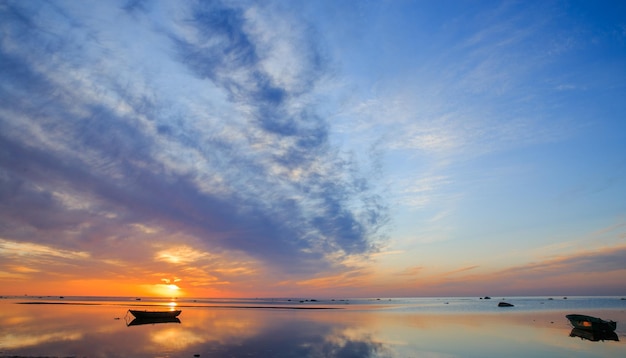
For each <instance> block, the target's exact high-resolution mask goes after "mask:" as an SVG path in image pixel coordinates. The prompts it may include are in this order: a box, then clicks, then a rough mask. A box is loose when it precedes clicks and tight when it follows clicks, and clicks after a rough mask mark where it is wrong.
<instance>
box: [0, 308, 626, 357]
mask: <svg viewBox="0 0 626 358" xmlns="http://www.w3.org/2000/svg"><path fill="white" fill-rule="evenodd" d="M501 299H502V298H494V299H491V300H484V299H479V298H409V299H407V298H402V299H400V298H392V299H388V298H384V299H383V298H381V299H349V300H348V299H301V298H297V299H293V298H292V299H288V298H282V299H199V298H198V299H175V300H174V299H149V298H141V299H136V298H125V297H115V298H111V297H64V298H59V297H17V298H16V297H13V298H4V299H1V300H0V322H2V325H1V326H0V357H1V356H27V357H28V356H30V357H37V356H57V357H70V356H71V357H131V356H132V357H194V355H197V354H199V355H200V357H229V356H232V357H503V356H506V357H527V356H530V355H532V356H537V357H618V356H626V343H625V342H626V329H625V328H626V300H621V299H620V298H619V297H568V298H567V299H564V298H562V297H559V298H556V297H555V298H553V299H551V300H550V299H549V298H547V297H545V298H544V297H525V298H524V297H520V298H506V301H507V302H510V303H512V304H514V305H515V307H510V308H500V307H497V304H498V302H499V301H500V300H501ZM300 301H302V302H300ZM173 307H176V308H177V309H181V310H182V314H181V315H180V316H179V319H180V322H170V323H155V324H143V325H132V326H128V323H129V322H130V321H132V317H131V316H128V313H127V310H128V309H129V308H131V309H152V310H154V309H159V310H168V309H172V308H173ZM568 313H582V314H590V315H595V316H598V317H602V318H604V319H607V320H608V319H612V320H615V321H618V328H617V331H616V338H617V339H618V341H614V340H604V341H590V340H588V339H584V338H580V337H576V336H574V337H571V336H570V334H571V333H572V327H571V325H570V324H569V322H568V321H567V319H565V314H568ZM587 338H589V337H587Z"/></svg>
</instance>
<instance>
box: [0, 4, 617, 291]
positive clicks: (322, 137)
mask: <svg viewBox="0 0 626 358" xmlns="http://www.w3.org/2000/svg"><path fill="white" fill-rule="evenodd" d="M625 13H626V9H624V5H623V4H619V3H614V2H593V3H591V2H586V1H580V2H575V1H545V2H531V3H528V2H500V1H498V2H496V1H494V2H483V1H481V2H473V1H449V2H446V3H445V4H444V3H441V2H437V3H435V2H426V1H372V2H355V1H316V2H305V1H261V2H248V1H233V2H229V1H223V2H219V1H191V2H184V3H183V2H177V1H158V2H152V1H140V0H137V1H110V2H95V1H94V2H90V1H84V2H73V1H32V2H21V1H6V2H3V3H2V4H1V5H0V34H1V37H0V39H1V41H0V64H1V68H2V70H1V71H0V148H1V152H0V153H1V156H0V188H1V190H0V197H1V198H2V200H0V256H2V260H1V262H2V263H0V280H2V281H4V282H5V285H4V287H13V288H14V290H17V292H7V294H21V293H23V292H22V291H24V292H32V293H46V292H50V293H53V294H55V293H56V291H55V290H65V292H60V293H65V294H68V293H67V292H69V293H79V291H80V289H81V288H82V289H85V287H86V286H85V285H89V286H87V287H89V291H90V292H93V293H98V294H133V295H134V294H140V293H147V294H150V293H152V294H165V293H168V292H169V291H167V290H165V291H163V290H161V289H163V288H164V287H166V286H167V285H166V284H173V283H174V282H176V285H177V287H178V289H179V291H178V292H177V293H178V294H181V295H183V294H186V295H195V296H215V295H218V296H230V295H236V296H288V295H306V294H318V295H344V296H380V295H387V296H394V295H408V296H419V295H484V294H493V295H496V294H503V295H511V294H561V293H563V294H569V295H572V294H593V293H596V294H616V295H617V294H626V291H624V287H626V285H625V284H626V281H625V279H624V278H623V277H626V276H625V275H624V274H625V273H626V272H624V271H626V245H625V244H624V239H625V238H626V120H625V119H624V114H625V113H626V101H624V100H623V98H624V97H625V95H626V17H625V16H624V15H623V14H625ZM581 282H585V283H584V284H582V285H581ZM60 287H61V288H60ZM167 287H170V288H171V287H172V286H167ZM167 287H166V288H167ZM134 290H135V291H134ZM37 291H39V292H37ZM135 292H136V293H135Z"/></svg>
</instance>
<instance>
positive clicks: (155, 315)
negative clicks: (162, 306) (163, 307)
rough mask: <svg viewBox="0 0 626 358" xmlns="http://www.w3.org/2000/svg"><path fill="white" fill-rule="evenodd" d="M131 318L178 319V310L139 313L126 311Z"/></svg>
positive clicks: (138, 311) (137, 311)
mask: <svg viewBox="0 0 626 358" xmlns="http://www.w3.org/2000/svg"><path fill="white" fill-rule="evenodd" d="M128 312H130V313H131V314H132V315H133V316H135V317H136V318H140V319H160V318H174V317H178V315H179V314H180V312H181V311H180V310H175V311H140V310H128Z"/></svg>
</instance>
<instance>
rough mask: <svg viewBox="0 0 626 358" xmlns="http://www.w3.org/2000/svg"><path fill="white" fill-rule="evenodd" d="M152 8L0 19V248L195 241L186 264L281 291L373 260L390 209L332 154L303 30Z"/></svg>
mask: <svg viewBox="0 0 626 358" xmlns="http://www.w3.org/2000/svg"><path fill="white" fill-rule="evenodd" d="M137 4H139V3H137ZM141 4H143V5H141V6H139V5H137V6H115V5H114V4H113V3H106V4H104V3H99V4H97V5H96V6H97V7H98V11H95V12H94V11H89V12H85V11H86V9H85V8H84V7H83V6H82V5H80V4H65V5H61V4H59V5H53V4H51V3H43V2H42V3H13V2H10V3H7V4H5V5H3V6H2V8H1V9H0V18H1V22H2V25H0V28H1V30H2V33H3V36H2V42H1V43H0V59H1V60H2V63H3V68H5V70H4V71H2V74H1V75H0V81H1V85H2V87H0V97H2V100H0V101H1V106H0V108H1V111H0V130H1V131H0V132H1V133H2V134H1V139H0V143H2V144H1V146H2V151H3V153H5V155H2V157H0V160H1V162H0V165H1V168H2V172H1V175H0V180H2V184H1V187H2V188H3V189H2V192H1V193H0V194H1V196H2V204H1V205H0V214H1V215H0V220H1V221H2V222H3V223H4V226H3V228H4V229H3V231H2V235H4V236H5V237H7V238H10V239H11V240H15V241H28V242H32V243H33V244H45V245H48V246H55V247H58V248H60V249H61V250H73V249H74V248H79V247H80V248H84V247H87V242H90V243H94V242H101V244H98V245H93V246H91V248H90V250H96V251H99V253H94V255H96V256H100V255H105V256H106V255H110V254H111V252H107V246H108V244H111V245H113V244H112V242H115V245H118V248H119V245H121V246H123V245H128V244H129V242H132V241H133V240H134V239H132V238H131V237H132V236H131V233H133V232H135V234H137V233H136V230H135V231H133V230H134V229H136V228H140V229H141V228H144V229H145V228H148V227H152V228H153V229H150V230H153V231H150V230H143V229H141V230H140V231H143V232H141V235H139V237H142V238H143V239H146V240H156V241H157V242H161V241H163V242H165V243H167V241H168V240H170V239H173V238H174V237H176V236H175V235H174V234H175V233H176V232H184V233H185V235H184V236H183V237H184V238H185V239H184V241H183V242H180V243H179V244H181V245H183V246H182V247H189V246H190V245H194V248H193V251H189V252H187V253H186V254H185V255H183V256H185V257H186V258H187V259H189V258H190V256H189V253H191V252H193V253H196V254H195V256H194V255H192V256H194V257H195V258H198V257H200V256H202V253H203V252H208V251H211V250H217V251H221V252H239V253H241V254H243V255H244V256H248V257H249V258H250V259H253V260H259V261H260V262H263V263H264V265H266V267H268V268H271V267H274V268H276V269H278V270H279V271H281V272H283V273H284V274H287V273H288V272H292V273H297V272H301V273H306V272H314V271H316V270H317V269H319V268H321V267H329V266H328V265H331V264H332V259H331V257H335V256H332V255H336V254H337V253H342V254H346V255H349V254H367V253H368V252H370V251H371V250H372V249H373V247H374V244H375V241H374V239H375V238H376V237H377V235H378V234H379V233H380V231H379V230H380V228H381V225H382V224H384V222H385V220H386V219H385V216H386V214H385V209H384V205H382V204H381V203H382V202H381V201H380V199H379V198H377V197H376V195H374V194H373V193H371V192H369V191H368V185H367V180H366V179H365V178H363V177H360V176H359V174H358V172H356V171H354V170H353V168H354V166H355V163H354V162H352V159H350V158H349V157H345V156H344V155H343V154H341V153H340V152H339V151H338V150H337V148H335V147H333V145H332V144H331V143H330V142H329V139H328V128H329V125H330V124H329V123H328V121H327V120H326V119H325V118H323V117H321V116H320V115H319V114H318V109H317V108H316V103H315V101H314V100H313V98H314V97H315V91H316V83H318V82H319V80H320V78H322V77H324V76H325V71H326V68H325V61H324V56H323V51H322V50H321V47H320V44H318V43H317V42H316V39H315V37H314V34H312V33H310V32H309V31H308V28H307V26H306V24H303V23H301V22H300V21H299V20H295V19H294V18H293V16H280V15H279V14H278V13H277V12H275V11H268V10H267V9H266V8H265V7H261V6H250V7H246V8H245V9H244V8H240V7H238V6H230V5H225V4H220V3H205V2H202V3H197V4H196V3H194V4H177V3H158V4H147V3H145V4H144V3H141ZM127 5H128V4H127ZM95 13H100V14H102V16H100V17H98V16H96V15H94V14H95ZM289 15H293V14H289ZM44 229H45V230H44ZM154 230H158V232H159V235H151V233H152V234H154V232H156V231H154ZM179 238H180V237H179ZM124 240H129V242H125V241H124ZM107 243H108V244H107ZM184 245H187V246H184ZM133 252H134V253H135V254H137V251H135V250H133ZM164 252H165V251H162V252H161V253H160V254H161V256H157V257H161V258H165V257H166V256H163V255H166V254H165V253H164ZM179 254H180V252H179ZM167 257H169V258H170V259H171V258H172V257H173V256H171V255H170V256H167Z"/></svg>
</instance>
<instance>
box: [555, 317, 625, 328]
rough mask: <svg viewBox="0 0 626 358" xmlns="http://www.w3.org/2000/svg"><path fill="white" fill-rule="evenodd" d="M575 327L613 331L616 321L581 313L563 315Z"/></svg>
mask: <svg viewBox="0 0 626 358" xmlns="http://www.w3.org/2000/svg"><path fill="white" fill-rule="evenodd" d="M565 317H566V318H567V319H568V320H569V321H570V323H571V324H572V326H573V327H574V328H576V329H580V330H584V331H592V332H613V331H615V329H616V328H617V322H614V321H605V320H603V319H600V318H597V317H592V316H586V315H581V314H568V315H567V316H565Z"/></svg>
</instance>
